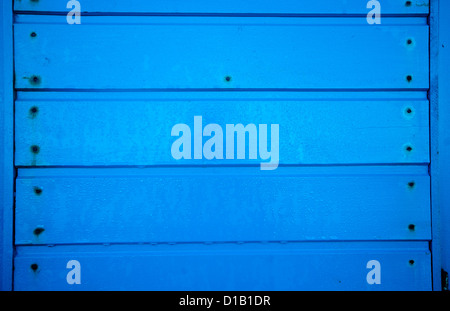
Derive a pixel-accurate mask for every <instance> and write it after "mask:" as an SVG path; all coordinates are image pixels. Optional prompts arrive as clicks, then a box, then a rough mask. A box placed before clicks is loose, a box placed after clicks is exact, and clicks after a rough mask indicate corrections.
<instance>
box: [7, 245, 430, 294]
mask: <svg viewBox="0 0 450 311" xmlns="http://www.w3.org/2000/svg"><path fill="white" fill-rule="evenodd" d="M374 258H377V259H378V260H379V261H380V263H382V272H381V273H382V281H381V284H377V285H369V284H368V283H367V282H366V276H367V273H368V272H369V271H370V269H367V268H366V265H367V262H368V261H370V260H373V259H374ZM69 260H77V261H79V263H80V266H81V284H79V285H75V284H74V285H69V284H67V282H66V275H67V273H68V271H69V269H67V268H66V264H67V262H68V261H69ZM33 264H35V265H36V266H33V267H34V268H35V270H33V269H32V267H31V266H32V265H33ZM15 288H16V289H17V290H130V289H132V290H374V291H375V290H398V289H402V290H431V258H430V252H429V250H428V243H427V242H319V243H314V242H309V243H288V244H283V243H243V244H238V243H228V244H211V245H209V244H175V245H168V244H157V245H148V244H147V245H145V244H141V245H86V246H81V247H80V246H72V245H67V246H54V247H48V246H34V247H20V246H19V247H17V257H16V260H15Z"/></svg>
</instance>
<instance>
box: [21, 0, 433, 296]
mask: <svg viewBox="0 0 450 311" xmlns="http://www.w3.org/2000/svg"><path fill="white" fill-rule="evenodd" d="M405 3H406V2H405V1H389V3H387V2H383V6H382V14H383V19H382V24H381V25H379V26H373V25H371V26H369V25H368V24H367V23H366V14H367V12H368V9H367V8H366V3H356V2H352V3H347V2H346V1H331V0H330V1H322V2H318V1H316V2H314V1H313V2H311V1H291V0H285V1H278V2H276V3H275V2H273V1H258V2H255V1H246V2H240V1H234V0H230V1H227V2H221V3H218V2H214V3H213V2H210V1H208V2H207V1H195V2H193V1H191V2H186V1H178V0H170V1H164V2H160V3H156V2H151V1H148V2H141V1H139V2H138V1H128V2H127V3H126V4H125V3H124V2H121V1H115V0H112V1H103V0H102V1H89V2H82V11H83V12H84V13H83V14H82V15H83V16H82V24H81V25H67V24H66V18H65V17H66V16H65V13H66V12H67V11H68V10H67V9H66V8H65V3H63V5H60V6H57V3H56V2H51V1H38V2H32V1H24V0H22V1H19V0H16V1H14V5H15V10H16V12H17V13H18V14H17V15H15V19H14V20H15V53H16V54H15V70H16V72H15V74H16V80H15V81H16V83H15V87H16V90H19V92H18V93H17V101H16V102H15V164H16V165H17V166H18V174H19V177H18V179H17V182H16V190H17V193H16V209H15V210H16V214H15V220H16V224H15V234H16V236H15V242H16V247H15V251H16V257H15V262H14V263H15V272H14V273H15V274H14V280H15V284H14V286H15V289H17V290H46V289H47V290H48V289H58V290H83V289H84V290H92V289H94V290H99V289H155V290H161V289H178V290H199V289H213V290H217V289H219V290H220V289H222V290H232V289H238V290H239V289H240V290H252V289H253V290H273V289H288V290H290V289H293V290H298V289H306V290H311V289H325V290H339V289H356V290H377V289H378V290H394V289H396V290H399V289H400V290H429V289H431V288H432V284H431V282H432V268H433V269H434V271H433V274H434V275H435V274H436V270H435V269H436V267H432V265H431V254H430V250H429V242H430V241H431V240H432V239H433V238H432V234H435V227H433V230H434V231H433V232H432V226H431V219H430V216H431V213H430V195H431V193H430V177H429V172H428V164H429V163H430V152H429V151H430V141H429V140H430V138H429V135H430V132H429V119H430V118H432V117H433V115H430V113H429V102H428V99H427V90H428V88H429V74H430V71H429V54H428V49H429V37H428V32H429V26H428V24H427V18H426V16H427V14H428V12H429V5H428V1H427V0H413V1H411V5H408V6H407V5H405ZM219 4H221V5H219ZM97 15H98V16H97ZM159 15H162V16H159ZM183 15H187V16H183ZM288 16H289V18H287V17H288ZM400 17H401V18H400ZM32 33H34V35H31V34H32ZM409 39H410V40H411V41H408V40H409ZM408 42H410V43H408ZM409 75H410V76H411V81H409V82H408V79H407V76H409ZM227 77H228V79H227ZM34 78H36V79H34ZM300 91H301V92H300ZM33 108H35V109H33ZM33 111H34V112H33ZM408 111H409V112H408ZM195 115H201V116H202V117H203V125H206V124H208V123H218V124H220V125H221V126H223V127H224V126H225V124H226V123H234V124H237V123H243V124H249V123H254V124H275V123H277V124H279V125H280V167H279V168H278V169H277V170H275V171H261V170H259V167H258V166H259V164H260V163H261V160H260V159H256V160H248V157H247V159H245V160H213V161H207V160H205V159H203V160H196V161H194V160H191V161H188V160H186V161H185V160H182V161H176V160H174V159H173V158H172V157H171V154H170V147H171V144H172V142H173V141H174V140H175V137H172V136H171V135H170V130H171V128H172V127H173V126H174V125H175V124H177V123H186V124H189V125H190V126H191V128H192V125H193V124H192V122H193V117H194V116H195ZM33 145H36V146H38V147H39V149H38V152H35V153H34V154H33V152H32V151H31V149H30V148H31V146H33ZM408 146H410V147H412V149H411V150H410V151H407V150H406V148H407V147H408ZM35 166H38V168H36V167H35ZM250 241H251V243H249V242H250ZM102 244H104V245H102ZM433 247H434V246H433ZM435 254H437V253H435V252H434V250H433V255H435ZM73 259H75V260H79V261H80V262H81V267H82V280H83V281H82V284H81V285H68V284H67V282H66V275H67V272H68V269H67V268H66V264H67V262H68V261H69V260H73ZM369 260H379V261H380V262H381V265H382V283H381V284H379V285H375V286H374V285H369V284H368V283H367V281H366V274H367V272H368V269H367V268H366V264H367V262H368V261H369ZM33 264H34V265H36V266H33V267H34V268H36V269H33V268H32V265H33ZM434 280H435V282H436V278H435V277H434Z"/></svg>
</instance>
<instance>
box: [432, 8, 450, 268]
mask: <svg viewBox="0 0 450 311" xmlns="http://www.w3.org/2000/svg"><path fill="white" fill-rule="evenodd" d="M449 11H450V3H449V2H448V1H442V0H441V1H440V2H439V12H436V15H437V14H439V20H438V22H439V24H438V25H436V27H439V41H438V42H436V44H435V45H434V47H435V48H436V49H437V51H436V52H439V58H438V65H437V66H438V67H437V68H436V67H435V69H436V74H437V75H438V84H437V85H436V88H435V91H438V93H437V96H438V101H437V102H436V104H438V109H439V120H438V121H439V122H436V124H435V126H436V127H437V126H439V129H438V130H439V137H438V138H439V160H440V161H439V165H440V170H439V172H440V174H439V181H440V183H439V198H438V199H439V200H440V206H441V209H440V218H438V216H436V218H437V219H436V222H438V221H440V225H441V226H440V232H439V238H440V239H441V245H440V246H441V248H442V256H441V258H442V268H443V269H444V270H445V271H446V272H447V273H449V272H450V185H449V182H448V180H449V177H450V161H449V159H450V131H449V124H450V104H449V103H450V89H449V87H448V84H449V81H450V72H449V68H450V21H449V20H448V18H447V14H446V12H447V13H448V12H449ZM435 56H437V55H435ZM434 60H435V61H436V58H434ZM437 270H438V271H436V272H437V273H440V271H439V266H437Z"/></svg>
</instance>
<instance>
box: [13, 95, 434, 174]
mask: <svg viewBox="0 0 450 311" xmlns="http://www.w3.org/2000/svg"><path fill="white" fill-rule="evenodd" d="M64 96H65V95H64ZM159 96H163V95H161V94H159ZM196 96H197V95H196V94H193V93H191V94H190V96H189V97H186V98H185V99H184V100H183V99H180V98H178V99H176V100H171V97H170V94H167V95H166V99H164V100H163V99H154V98H152V95H148V96H147V97H146V99H144V98H142V97H141V98H140V99H139V100H133V99H132V98H130V99H129V100H123V99H121V100H105V98H104V97H102V94H99V93H89V94H88V95H86V97H85V98H84V99H82V98H76V99H75V100H73V101H72V100H71V99H70V98H63V97H58V96H56V97H53V99H51V100H50V99H49V100H44V99H43V100H37V99H36V100H23V101H22V100H18V101H16V108H15V109H16V110H15V112H16V115H15V118H16V122H15V126H16V135H15V139H16V153H15V156H16V157H15V163H16V165H18V166H36V165H37V166H61V165H66V166H67V165H69V166H92V165H102V166H106V165H210V164H211V165H239V164H253V165H260V163H269V162H270V161H272V162H274V161H275V158H276V152H275V150H274V151H273V154H272V155H271V157H270V159H267V160H264V159H263V157H261V153H260V152H258V153H257V155H256V159H251V158H250V155H249V150H250V144H249V138H248V137H247V139H246V145H245V149H246V155H245V158H244V159H238V157H237V152H238V147H237V146H236V148H235V150H234V154H235V155H234V159H231V156H229V157H228V156H226V152H227V150H228V149H227V146H226V140H227V137H226V136H227V135H226V125H227V124H233V125H236V124H243V125H245V126H246V125H249V124H254V125H255V128H257V131H258V128H259V125H260V124H267V132H268V135H271V133H274V132H273V131H272V127H271V125H274V124H278V127H279V148H278V154H279V156H278V158H279V161H278V162H279V163H280V164H282V165H284V164H289V165H293V164H295V165H300V164H301V165H306V164H327V165H329V164H355V163H356V164H361V163H427V162H428V161H429V146H428V140H429V134H428V119H429V117H428V102H427V101H413V100H411V101H402V100H395V101H388V100H381V99H380V100H361V101H360V100H339V101H336V100H323V101H322V100H320V99H316V100H313V101H311V100H302V99H301V98H300V97H297V99H293V98H289V99H282V98H278V99H276V100H263V99H257V98H255V99H239V98H238V97H236V96H234V97H233V98H229V99H228V100H227V99H225V98H223V99H211V100H207V99H198V98H196ZM160 98H161V97H160ZM33 109H34V110H33ZM408 109H410V110H408ZM33 111H34V112H33ZM195 116H201V117H202V126H203V127H206V126H207V124H218V125H219V126H220V127H221V128H222V132H223V133H222V134H223V139H222V140H220V139H218V142H217V144H218V145H219V144H220V142H222V145H223V152H222V154H223V159H217V158H214V159H211V160H209V159H207V158H205V156H204V155H202V159H196V158H195V154H194V153H195V152H196V151H195V150H198V151H199V152H200V153H201V149H202V147H201V146H200V147H196V146H199V145H198V144H196V145H194V136H197V137H200V138H199V141H200V140H201V142H202V143H203V144H205V143H206V142H207V140H208V139H209V138H210V137H209V136H205V137H203V138H201V130H195V129H194V117H195ZM197 123H199V122H197ZM176 124H186V125H187V126H189V127H190V132H191V140H190V141H191V152H190V154H191V159H186V158H182V159H178V160H176V159H175V158H174V157H173V153H172V145H173V144H174V142H175V141H176V140H177V139H179V137H178V136H171V133H172V128H173V127H174V126H175V125H176ZM175 135H178V134H177V133H175ZM180 135H181V134H180ZM258 135H261V131H259V134H258ZM228 136H229V137H231V135H228ZM258 137H259V136H258ZM268 137H269V136H268ZM268 137H267V138H266V139H264V137H262V138H261V139H258V140H259V144H261V142H267V145H268V146H269V147H270V146H271V145H272V143H271V139H272V138H270V140H269V138H268ZM187 141H189V140H187ZM236 142H237V138H236V140H235V143H236ZM187 144H188V143H186V145H187ZM32 146H37V148H38V149H36V150H34V151H33V150H32ZM408 146H410V147H411V149H410V150H409V149H407V148H408ZM205 148H206V147H205ZM181 149H182V148H181ZM274 149H276V148H274ZM205 150H206V149H205ZM229 150H230V152H231V148H229ZM408 150H409V151H408ZM186 157H187V156H186Z"/></svg>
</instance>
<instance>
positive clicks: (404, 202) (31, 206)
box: [15, 167, 431, 244]
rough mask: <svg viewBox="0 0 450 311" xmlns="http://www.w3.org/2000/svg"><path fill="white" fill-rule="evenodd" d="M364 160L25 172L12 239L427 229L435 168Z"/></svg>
mask: <svg viewBox="0 0 450 311" xmlns="http://www.w3.org/2000/svg"><path fill="white" fill-rule="evenodd" d="M358 170H359V169H358V168H355V169H353V170H352V169H350V168H348V169H347V173H346V174H342V175H338V174H337V175H329V174H325V175H324V173H323V171H324V170H322V169H320V168H319V169H318V171H319V172H320V171H322V173H320V174H315V173H314V170H313V169H310V170H309V173H307V174H302V173H301V172H302V169H295V168H289V167H283V168H279V169H278V170H277V171H275V172H263V173H261V171H259V169H257V168H197V169H194V168H190V169H187V170H183V169H181V168H160V169H153V170H150V171H151V172H152V173H151V175H142V174H141V175H138V174H136V173H132V174H131V175H129V174H127V173H126V170H121V173H120V176H104V175H92V176H75V177H70V176H68V175H67V174H70V171H66V172H65V174H66V175H65V176H49V177H45V176H41V177H37V176H35V177H20V178H18V179H17V185H16V191H17V195H16V218H15V219H16V230H15V233H16V238H15V242H16V244H60V243H62V244H65V243H127V242H204V241H207V242H216V241H222V242H223V241H296V240H404V239H413V240H420V239H425V240H428V239H430V230H431V228H430V185H429V176H427V175H426V174H423V175H411V174H404V173H402V174H387V173H385V174H378V175H377V174H375V175H367V174H360V173H358ZM147 171H149V170H147ZM307 171H308V170H307ZM49 173H50V172H49ZM122 174H123V175H122Z"/></svg>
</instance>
